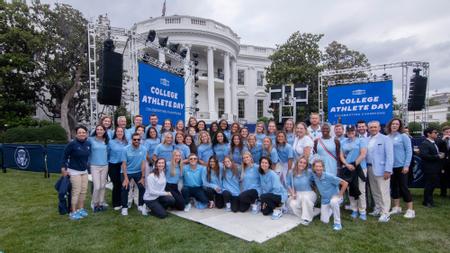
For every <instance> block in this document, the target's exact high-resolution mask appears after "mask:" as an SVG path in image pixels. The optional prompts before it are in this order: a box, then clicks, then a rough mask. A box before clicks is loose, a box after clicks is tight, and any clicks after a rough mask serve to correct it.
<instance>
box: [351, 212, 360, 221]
mask: <svg viewBox="0 0 450 253" xmlns="http://www.w3.org/2000/svg"><path fill="white" fill-rule="evenodd" d="M350 216H351V217H352V218H353V219H356V218H358V211H353V212H352V214H351V215H350Z"/></svg>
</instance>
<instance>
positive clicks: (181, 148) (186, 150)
mask: <svg viewBox="0 0 450 253" xmlns="http://www.w3.org/2000/svg"><path fill="white" fill-rule="evenodd" d="M175 149H176V150H179V151H180V152H181V159H183V160H184V159H187V158H188V156H189V154H190V153H191V150H190V149H189V147H188V145H186V144H183V143H180V144H177V145H175Z"/></svg>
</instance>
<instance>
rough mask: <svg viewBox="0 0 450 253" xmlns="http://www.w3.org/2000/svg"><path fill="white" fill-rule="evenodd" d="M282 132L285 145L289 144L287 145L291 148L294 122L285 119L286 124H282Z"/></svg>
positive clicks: (293, 136)
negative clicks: (284, 134)
mask: <svg viewBox="0 0 450 253" xmlns="http://www.w3.org/2000/svg"><path fill="white" fill-rule="evenodd" d="M283 131H284V132H285V133H286V139H287V143H289V145H291V146H293V145H294V139H295V133H294V120H293V119H287V120H286V122H284V127H283Z"/></svg>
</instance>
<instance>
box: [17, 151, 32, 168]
mask: <svg viewBox="0 0 450 253" xmlns="http://www.w3.org/2000/svg"><path fill="white" fill-rule="evenodd" d="M14 160H15V161H16V164H17V167H19V168H20V169H26V168H28V166H29V165H30V153H28V150H27V149H26V148H25V147H22V146H18V147H17V148H16V151H15V152H14Z"/></svg>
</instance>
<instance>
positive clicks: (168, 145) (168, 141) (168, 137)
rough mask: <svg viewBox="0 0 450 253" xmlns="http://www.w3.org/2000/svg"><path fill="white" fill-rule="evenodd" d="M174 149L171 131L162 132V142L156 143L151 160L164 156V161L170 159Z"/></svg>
mask: <svg viewBox="0 0 450 253" xmlns="http://www.w3.org/2000/svg"><path fill="white" fill-rule="evenodd" d="M174 149H175V148H174V145H173V135H172V133H171V132H166V133H164V134H163V136H162V142H161V143H160V144H158V145H157V146H156V147H155V150H154V151H153V161H156V160H157V159H159V158H164V159H165V160H166V161H170V160H172V152H173V150H174Z"/></svg>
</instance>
